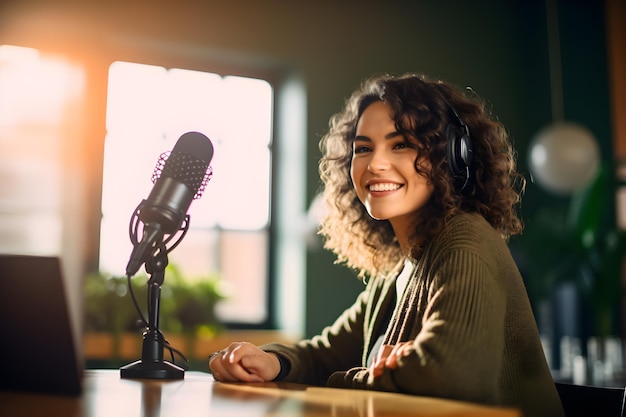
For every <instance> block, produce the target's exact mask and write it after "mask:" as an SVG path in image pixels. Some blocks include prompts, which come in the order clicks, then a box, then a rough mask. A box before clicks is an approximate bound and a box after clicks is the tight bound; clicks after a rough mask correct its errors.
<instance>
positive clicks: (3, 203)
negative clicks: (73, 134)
mask: <svg viewBox="0 0 626 417" xmlns="http://www.w3.org/2000/svg"><path fill="white" fill-rule="evenodd" d="M83 88H84V75H83V72H82V70H81V69H80V68H77V67H75V66H73V65H71V64H70V63H69V62H67V61H64V60H62V59H58V58H51V57H47V56H43V55H40V54H39V53H38V51H37V50H34V49H31V48H22V47H17V46H11V45H2V46H0V149H2V152H1V153H0V251H2V252H5V253H32V254H58V253H60V252H61V250H62V241H63V237H62V235H63V233H64V229H63V224H64V223H63V218H64V215H65V213H66V212H67V210H68V205H69V203H68V199H67V198H66V197H67V196H66V195H64V192H65V185H66V184H65V183H66V178H65V177H64V175H65V174H66V171H65V170H64V167H63V165H64V164H63V160H64V150H63V149H64V143H65V141H67V140H68V137H67V131H68V125H69V124H70V123H71V121H70V117H71V111H70V108H71V107H72V106H75V105H76V102H77V100H79V99H80V97H81V94H82V91H83Z"/></svg>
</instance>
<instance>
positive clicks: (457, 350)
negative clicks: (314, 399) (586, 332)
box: [262, 214, 563, 417]
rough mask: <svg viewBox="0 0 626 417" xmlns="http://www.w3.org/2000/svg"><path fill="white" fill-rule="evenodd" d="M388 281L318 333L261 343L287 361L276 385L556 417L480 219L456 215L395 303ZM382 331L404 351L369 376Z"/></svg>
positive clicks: (549, 385) (496, 239)
mask: <svg viewBox="0 0 626 417" xmlns="http://www.w3.org/2000/svg"><path fill="white" fill-rule="evenodd" d="M394 284H395V277H393V278H389V277H387V278H384V277H381V278H378V279H372V280H371V281H370V282H369V283H368V284H367V286H366V288H365V290H364V291H363V292H362V293H361V294H360V295H359V296H358V298H357V300H356V302H355V303H354V304H353V305H352V306H351V307H350V308H348V309H347V310H346V311H345V312H344V313H343V314H342V315H341V316H340V317H339V318H338V319H337V321H336V322H335V323H334V324H333V325H332V326H329V327H327V328H325V329H324V330H323V331H322V333H321V335H319V336H316V337H313V338H312V339H310V340H304V341H302V342H300V343H298V344H296V345H293V346H286V345H280V344H271V345H265V346H263V347H262V348H263V349H264V350H266V351H270V352H275V353H276V354H278V355H279V356H280V357H281V360H282V361H283V362H286V363H287V364H288V365H287V369H288V372H287V373H286V375H285V377H284V378H283V380H285V381H292V382H300V383H305V384H312V385H329V386H333V387H345V388H362V389H373V390H381V391H393V392H401V393H408V394H415V395H425V396H434V397H443V398H451V399H456V400H464V401H471V402H476V403H482V404H491V405H504V406H513V407H516V408H518V409H520V410H522V412H523V413H524V415H525V416H526V417H535V416H546V417H559V416H562V415H563V410H562V407H561V403H560V401H559V397H558V394H557V392H556V389H555V386H554V383H553V380H552V376H551V374H550V371H549V369H548V366H547V363H546V360H545V356H544V352H543V349H542V345H541V341H540V338H539V333H538V330H537V326H536V322H535V319H534V316H533V313H532V310H531V306H530V302H529V300H528V296H527V293H526V288H525V286H524V283H523V280H522V277H521V275H520V273H519V270H518V268H517V266H516V264H515V262H514V260H513V258H512V256H511V254H510V251H509V249H508V247H507V245H506V242H505V241H504V240H503V239H502V237H501V236H500V235H499V234H498V233H497V232H496V231H495V230H494V229H493V228H492V227H491V226H490V225H489V224H488V223H487V222H486V221H485V219H484V218H483V217H482V216H479V215H476V214H462V215H459V216H457V218H455V219H454V220H453V221H451V222H450V224H449V226H448V227H446V229H445V230H444V231H443V233H441V234H440V235H439V236H437V237H436V238H435V239H434V240H433V241H432V242H430V243H429V244H428V245H427V247H426V248H425V250H424V253H423V255H422V256H421V258H420V259H419V260H418V261H417V263H416V266H415V269H414V270H413V272H412V274H411V277H410V278H409V281H408V283H407V286H406V289H405V291H404V294H403V295H402V298H401V299H400V303H398V307H396V302H395V285H394ZM389 309H395V310H394V311H393V315H392V318H391V322H388V321H387V320H386V319H385V317H388V315H387V314H385V313H387V312H389ZM383 332H385V338H386V342H385V343H387V344H392V345H393V344H395V343H398V342H403V341H411V342H412V346H411V351H410V353H409V354H408V355H407V356H404V357H402V358H401V359H400V360H399V362H398V367H397V368H396V369H394V370H390V369H387V370H385V371H384V373H383V375H381V376H380V377H377V378H373V377H372V376H371V375H370V374H369V372H368V369H367V367H366V366H367V357H368V355H369V354H370V350H371V349H372V347H373V345H374V344H375V342H376V339H377V338H378V336H379V335H380V334H381V333H383Z"/></svg>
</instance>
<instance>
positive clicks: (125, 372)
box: [120, 360, 185, 379]
mask: <svg viewBox="0 0 626 417" xmlns="http://www.w3.org/2000/svg"><path fill="white" fill-rule="evenodd" d="M120 376H121V377H122V379H184V378H185V370H184V369H183V368H181V367H180V366H177V365H174V364H173V363H171V362H167V361H163V362H143V361H141V360H139V361H136V362H133V363H130V364H128V365H125V366H122V367H121V368H120Z"/></svg>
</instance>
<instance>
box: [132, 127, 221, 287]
mask: <svg viewBox="0 0 626 417" xmlns="http://www.w3.org/2000/svg"><path fill="white" fill-rule="evenodd" d="M212 158H213V144H212V143H211V141H210V140H209V138H207V137H206V136H205V135H203V134H202V133H198V132H188V133H185V134H184V135H182V136H181V137H180V138H179V139H178V142H176V145H174V148H173V149H172V151H171V152H165V153H163V154H161V156H160V157H159V160H158V162H157V164H156V167H155V169H154V173H153V174H152V181H153V183H154V187H153V188H152V191H151V192H150V194H149V195H148V198H146V199H145V200H142V202H141V203H140V204H139V206H138V207H137V209H136V210H135V212H134V213H133V219H135V216H136V217H137V221H138V222H141V223H142V224H143V235H142V237H141V240H139V239H137V237H136V230H135V231H134V232H133V228H132V222H131V228H130V229H131V230H130V234H131V241H132V242H133V251H132V253H131V255H130V260H129V261H128V265H127V266H126V275H127V276H129V277H131V276H133V275H135V274H136V273H137V271H138V270H139V268H140V267H141V265H142V264H143V263H144V262H146V260H147V259H148V258H149V257H150V256H152V255H153V254H154V253H155V252H156V251H157V250H158V249H159V247H160V246H161V245H162V243H163V238H164V236H165V235H173V234H174V233H176V232H177V231H178V230H180V229H181V226H182V225H183V222H184V221H185V220H186V219H187V210H189V206H190V205H191V202H192V201H193V200H194V199H197V198H200V196H201V195H202V192H203V191H204V188H205V187H206V184H207V182H208V181H209V179H210V177H211V174H212V172H211V169H210V167H209V163H210V162H211V159H212ZM137 224H138V223H136V224H135V226H136V227H137Z"/></svg>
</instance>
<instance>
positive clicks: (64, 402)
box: [0, 370, 520, 417]
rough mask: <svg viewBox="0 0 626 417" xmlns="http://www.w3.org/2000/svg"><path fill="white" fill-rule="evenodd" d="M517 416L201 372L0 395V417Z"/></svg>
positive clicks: (93, 378)
mask: <svg viewBox="0 0 626 417" xmlns="http://www.w3.org/2000/svg"><path fill="white" fill-rule="evenodd" d="M34 377H35V376H34ZM519 415H520V414H519V412H517V411H516V410H511V409H504V408H496V407H485V406H480V405H474V404H468V403H463V402H458V401H449V400H442V399H435V398H427V397H417V396H411V395H401V394H390V393H383V392H373V391H361V390H345V389H333V388H319V387H308V386H304V385H298V384H287V383H260V384H229V383H220V382H215V381H214V380H213V377H212V376H211V375H208V374H206V373H202V372H187V373H186V374H185V379H184V380H180V381H160V380H129V379H121V378H120V373H119V371H118V370H88V371H85V375H84V393H83V395H82V397H80V398H71V397H59V396H50V395H40V394H28V393H18V392H7V391H4V392H0V417H9V416H10V417H26V416H28V417H39V416H46V417H82V416H85V417H170V416H183V417H195V416H202V417H222V416H223V417H261V416H267V417H270V416H271V417H280V416H289V417H292V416H294V417H296V416H301V417H321V416H324V417H326V416H339V417H351V416H355V417H356V416H358V417H377V416H398V417H402V416H412V417H419V416H476V417H478V416H480V417H499V416H502V417H505V416H506V417H514V416H519Z"/></svg>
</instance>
